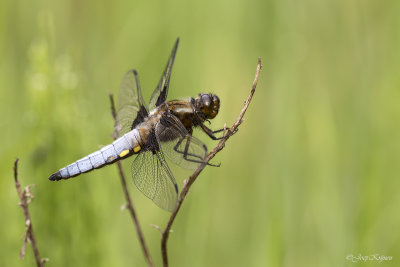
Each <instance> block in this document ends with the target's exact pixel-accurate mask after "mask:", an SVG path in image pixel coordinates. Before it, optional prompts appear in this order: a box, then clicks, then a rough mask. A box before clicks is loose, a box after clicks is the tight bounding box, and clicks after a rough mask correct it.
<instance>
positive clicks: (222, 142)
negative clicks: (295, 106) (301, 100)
mask: <svg viewBox="0 0 400 267" xmlns="http://www.w3.org/2000/svg"><path fill="white" fill-rule="evenodd" d="M260 70H261V59H260V58H258V63H257V69H256V74H255V77H254V82H253V85H252V88H251V92H250V95H249V97H248V98H247V100H246V101H245V103H244V106H243V108H242V110H241V112H240V114H239V116H238V118H237V120H236V122H235V123H234V124H233V125H232V127H231V128H230V129H229V132H230V133H234V132H235V131H236V130H237V128H238V127H239V125H240V124H241V123H242V122H243V116H244V114H245V113H246V110H247V108H248V107H249V104H250V102H251V100H252V98H253V95H254V92H255V90H256V87H257V83H258V76H259V75H260ZM231 136H232V135H230V134H227V135H225V136H224V138H222V139H221V140H220V141H219V142H218V144H217V146H216V147H214V149H213V150H211V152H210V153H209V154H208V155H207V157H206V158H205V160H204V163H202V164H201V165H200V166H199V167H198V168H197V169H196V170H195V171H194V173H193V174H192V175H191V176H190V177H189V180H188V181H187V182H186V183H185V185H184V186H183V188H182V191H181V194H180V195H179V198H178V203H177V205H176V207H175V209H174V211H173V212H172V214H171V217H170V218H169V221H168V223H167V226H166V227H165V230H164V231H163V232H162V237H161V254H162V259H163V265H164V267H167V266H168V252H167V241H168V237H169V233H170V230H171V227H172V224H173V223H174V220H175V218H176V215H177V214H178V212H179V210H180V208H181V206H182V203H183V201H184V200H185V197H186V195H187V193H188V192H189V189H190V187H191V186H192V184H193V183H194V181H196V179H197V177H198V176H199V174H200V173H201V172H202V171H203V169H204V168H205V166H207V164H206V163H207V162H209V161H210V160H211V159H212V158H213V157H214V156H215V155H216V154H217V153H218V152H219V151H221V150H222V149H223V148H224V146H225V143H226V141H227V140H228V139H229V138H230V137H231Z"/></svg>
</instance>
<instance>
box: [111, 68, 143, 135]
mask: <svg viewBox="0 0 400 267" xmlns="http://www.w3.org/2000/svg"><path fill="white" fill-rule="evenodd" d="M147 114H148V109H147V107H146V103H145V102H144V100H143V96H142V92H141V88H140V83H139V77H138V74H137V72H136V70H130V71H128V72H127V73H126V74H125V76H124V78H123V79H122V83H121V89H120V93H119V101H118V113H117V130H118V132H119V135H123V134H125V133H127V132H129V131H130V130H132V129H133V128H135V127H136V125H138V124H139V123H141V122H142V121H143V120H144V118H145V117H146V116H147Z"/></svg>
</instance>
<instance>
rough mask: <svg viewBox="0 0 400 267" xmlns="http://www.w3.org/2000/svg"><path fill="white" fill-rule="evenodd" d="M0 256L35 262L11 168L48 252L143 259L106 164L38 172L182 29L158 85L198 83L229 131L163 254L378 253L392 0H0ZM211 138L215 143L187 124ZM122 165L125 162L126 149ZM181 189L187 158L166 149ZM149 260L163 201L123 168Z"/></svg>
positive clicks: (394, 175) (145, 77) (188, 257)
mask: <svg viewBox="0 0 400 267" xmlns="http://www.w3.org/2000/svg"><path fill="white" fill-rule="evenodd" d="M0 10H1V11H0V18H1V20H0V40H1V41H0V48H1V49H0V57H1V60H0V88H1V89H0V99H1V105H0V112H1V114H2V119H1V131H0V139H1V140H2V141H1V144H2V145H1V154H0V174H1V177H2V179H0V203H1V205H0V209H1V210H0V214H1V215H0V216H1V219H0V244H1V245H0V246H1V250H0V266H34V260H33V255H32V252H31V248H30V247H28V250H27V255H26V258H25V259H24V260H22V261H21V260H19V259H18V255H19V249H20V247H21V245H22V241H23V233H24V231H25V226H24V220H23V214H22V210H21V209H20V208H19V207H18V205H17V203H18V198H17V194H16V191H15V187H14V183H13V176H12V165H13V161H14V159H15V158H16V157H19V158H20V159H21V161H20V180H21V183H22V184H23V185H27V184H35V185H36V187H34V189H33V193H34V195H35V199H34V202H33V203H32V204H31V205H30V211H31V216H32V220H33V226H34V230H35V233H36V238H37V241H38V245H39V249H40V252H41V256H42V257H48V258H50V262H49V263H48V264H47V266H144V265H145V261H144V258H143V255H142V252H141V248H140V246H139V243H138V239H137V236H136V234H135V231H134V229H133V226H132V223H131V218H130V217H129V214H128V212H127V211H126V210H121V209H120V207H121V206H122V205H123V204H124V197H123V194H122V190H121V184H120V180H119V177H118V175H117V170H116V167H115V166H110V167H107V168H104V169H101V170H97V171H94V172H91V173H89V174H86V175H84V176H80V177H79V178H76V179H71V180H68V181H63V182H58V183H52V182H50V181H48V180H47V178H48V176H49V175H50V174H51V173H53V172H54V171H56V170H58V169H59V168H61V167H63V166H64V165H66V164H69V163H71V162H72V161H74V160H76V159H78V158H80V157H83V156H85V155H86V154H89V153H91V152H93V151H94V150H97V149H98V148H99V147H100V146H101V145H106V144H108V143H110V142H111V137H110V134H111V132H112V127H113V120H112V118H111V115H110V109H109V100H108V95H107V94H108V92H112V93H114V94H115V95H116V97H117V96H118V90H119V85H120V82H121V79H122V77H123V75H124V73H125V72H126V71H127V70H128V69H130V68H136V69H137V70H138V72H139V76H140V79H141V83H142V87H143V94H144V97H145V99H146V100H147V99H149V97H150V95H151V93H152V91H153V89H154V88H155V86H156V84H157V82H158V80H159V78H160V75H161V73H162V70H163V68H164V66H165V63H166V61H167V58H168V56H169V53H170V50H171V48H172V45H173V43H174V41H175V39H176V38H177V37H178V36H179V37H180V38H181V43H180V47H179V49H178V54H177V58H176V61H175V66H174V70H173V74H172V81H171V88H170V94H169V99H174V98H178V97H187V96H195V95H196V94H197V93H199V92H207V93H208V92H213V93H216V94H218V95H219V97H220V99H221V110H220V113H219V115H218V117H217V118H216V119H214V120H213V122H212V125H213V127H214V128H219V127H221V126H223V125H224V123H227V124H228V125H230V124H231V123H233V121H234V120H235V119H236V117H237V114H238V113H239V111H240V109H241V108H242V105H243V101H244V100H245V98H246V97H247V96H248V94H249V91H250V87H251V83H252V81H253V78H254V73H255V69H256V64H257V57H261V58H262V60H263V69H262V73H261V76H260V80H259V86H258V88H257V91H256V94H255V98H254V99H253V102H252V103H251V106H250V108H249V110H248V112H247V114H246V117H245V121H244V123H243V125H242V126H241V127H240V130H239V132H238V133H237V134H236V135H235V136H234V137H233V138H232V139H230V140H229V141H228V143H227V146H226V147H225V149H224V150H223V151H222V152H221V153H220V154H219V155H218V156H217V157H216V158H215V159H214V162H216V163H218V162H221V163H222V165H221V167H220V168H210V167H208V168H206V169H205V171H204V172H203V173H202V174H201V176H200V177H199V179H198V180H197V181H196V183H195V184H194V186H193V187H192V189H191V191H190V194H189V195H188V198H187V199H186V202H185V203H184V205H183V207H182V210H181V212H180V213H179V215H178V217H177V219H176V222H175V224H174V225H173V230H174V232H173V233H172V234H171V236H170V240H169V257H170V263H171V266H359V265H363V266H375V265H376V264H377V261H372V260H369V261H366V262H365V263H361V262H358V263H352V262H351V261H349V260H347V259H346V257H347V255H349V254H353V255H355V256H358V255H359V254H361V255H364V256H365V255H371V254H379V255H385V256H392V257H393V259H392V260H391V261H384V262H382V266H399V264H400V263H399V256H400V229H399V225H400V214H399V206H400V194H399V188H400V179H399V170H400V167H399V163H398V160H399V151H400V133H399V127H398V123H399V119H400V76H399V70H400V52H399V51H400V50H399V47H400V32H399V29H400V16H399V14H400V13H399V12H400V2H398V1H362V0H355V1H347V0H346V1H345V0H339V1H333V0H331V1H329V0H328V1H314V0H305V1H289V0H283V1H274V0H267V1H266V0H260V1H256V0H254V1H236V2H235V1H227V0H224V1H178V0H176V1H168V2H167V1H46V0H39V1H7V0H3V1H1V2H0ZM199 137H200V138H201V139H202V140H204V141H205V142H206V143H207V145H208V147H209V148H211V147H213V145H214V144H215V142H213V141H209V140H208V139H207V138H206V136H204V135H203V134H199ZM130 161H131V160H129V159H128V160H126V162H125V163H124V165H125V167H126V171H127V174H128V177H129V165H130V164H129V163H130ZM170 166H171V168H172V169H173V172H174V174H175V176H176V179H177V181H178V183H179V185H180V187H181V185H182V182H183V180H184V179H187V178H188V176H189V175H190V172H189V171H185V170H181V169H179V168H177V167H175V166H173V165H172V164H170ZM129 186H130V188H131V191H132V194H133V199H134V204H135V206H136V209H137V212H138V215H139V219H140V222H141V224H142V227H143V231H144V234H145V237H146V241H147V242H148V246H149V249H150V251H151V254H152V256H153V260H154V262H155V264H156V266H160V265H161V257H160V255H161V254H160V234H159V232H158V231H157V230H156V229H154V228H152V227H151V226H150V224H155V225H159V226H160V227H164V226H165V225H166V222H167V219H168V215H169V213H167V212H165V211H163V210H161V209H159V208H158V207H157V206H155V205H154V204H153V203H152V202H151V201H150V200H148V199H146V198H145V197H144V196H143V195H141V194H140V193H139V191H137V190H136V188H135V187H134V185H133V182H132V181H131V179H129Z"/></svg>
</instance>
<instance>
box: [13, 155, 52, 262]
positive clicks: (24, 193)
mask: <svg viewBox="0 0 400 267" xmlns="http://www.w3.org/2000/svg"><path fill="white" fill-rule="evenodd" d="M18 161H19V159H18V158H17V159H16V160H15V162H14V181H15V187H16V189H17V193H18V197H19V199H20V200H21V202H19V203H18V204H19V205H20V206H21V208H22V210H23V211H24V217H25V226H26V232H25V238H24V243H23V244H22V248H21V251H20V254H19V258H20V259H23V258H24V256H25V251H26V244H27V243H28V242H29V243H31V244H32V249H33V254H34V255H35V261H36V265H37V266H38V267H43V266H44V263H45V262H46V261H48V259H40V255H39V249H38V247H37V244H36V239H35V235H34V233H33V226H32V220H31V215H30V214H29V209H28V205H29V203H31V202H32V199H33V195H32V192H31V191H30V187H31V186H27V187H25V188H24V190H22V189H21V184H20V183H19V181H18Z"/></svg>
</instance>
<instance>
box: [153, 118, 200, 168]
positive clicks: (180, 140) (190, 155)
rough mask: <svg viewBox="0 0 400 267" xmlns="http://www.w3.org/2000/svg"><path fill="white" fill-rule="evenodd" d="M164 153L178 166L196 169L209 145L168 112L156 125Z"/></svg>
mask: <svg viewBox="0 0 400 267" xmlns="http://www.w3.org/2000/svg"><path fill="white" fill-rule="evenodd" d="M155 132H156V135H157V137H158V139H159V141H160V144H161V147H162V150H163V152H164V155H166V156H167V158H168V159H169V160H171V161H172V162H173V163H175V164H177V165H178V166H180V167H182V168H185V169H190V170H194V169H196V168H197V167H198V166H199V165H200V164H201V163H203V162H204V158H205V157H206V155H207V147H206V145H205V144H204V143H203V142H201V141H200V140H199V139H197V138H196V137H194V136H192V135H191V134H189V133H188V132H187V130H186V128H185V127H184V126H183V124H182V123H181V122H180V121H179V119H178V118H177V117H175V116H174V115H172V114H166V115H164V116H163V118H162V119H161V121H160V122H159V123H158V124H157V125H156V127H155Z"/></svg>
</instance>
